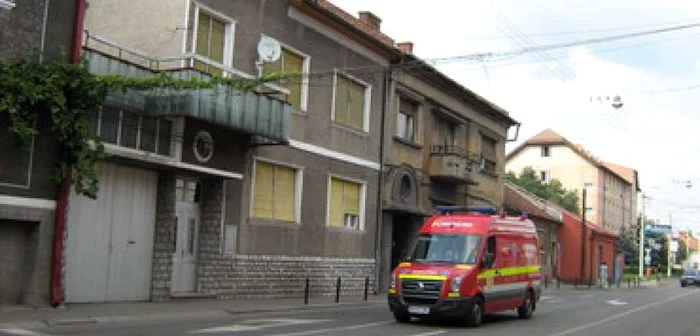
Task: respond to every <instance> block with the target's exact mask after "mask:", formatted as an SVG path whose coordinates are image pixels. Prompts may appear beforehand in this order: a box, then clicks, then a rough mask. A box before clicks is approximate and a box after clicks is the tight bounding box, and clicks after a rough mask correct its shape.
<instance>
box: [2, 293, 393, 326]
mask: <svg viewBox="0 0 700 336" xmlns="http://www.w3.org/2000/svg"><path fill="white" fill-rule="evenodd" d="M384 303H386V301H385V300H369V301H361V302H347V303H343V302H340V303H322V304H309V305H301V306H280V307H270V308H229V309H217V310H209V311H192V312H168V313H151V314H142V315H106V316H99V317H79V318H54V319H51V318H48V319H39V320H27V321H18V322H11V323H0V331H2V330H7V329H42V328H47V327H54V326H70V325H84V324H109V323H120V322H121V323H123V322H138V321H152V320H169V319H186V318H202V317H226V316H232V315H248V314H260V313H274V312H289V311H309V310H314V309H322V308H347V307H361V306H371V305H378V304H384Z"/></svg>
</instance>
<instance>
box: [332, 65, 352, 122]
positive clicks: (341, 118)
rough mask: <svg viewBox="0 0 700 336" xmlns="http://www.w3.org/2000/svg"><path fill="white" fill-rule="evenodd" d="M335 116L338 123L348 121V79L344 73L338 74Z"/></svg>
mask: <svg viewBox="0 0 700 336" xmlns="http://www.w3.org/2000/svg"><path fill="white" fill-rule="evenodd" d="M336 82H337V83H336V88H335V118H334V119H333V120H334V121H335V122H337V123H341V124H347V123H348V98H349V97H348V80H347V79H346V78H345V77H343V76H342V75H340V74H338V75H337V76H336Z"/></svg>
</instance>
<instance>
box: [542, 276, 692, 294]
mask: <svg viewBox="0 0 700 336" xmlns="http://www.w3.org/2000/svg"><path fill="white" fill-rule="evenodd" d="M676 282H678V279H675V278H671V279H668V278H662V279H661V281H656V279H651V278H650V279H648V280H642V281H641V282H640V283H639V284H638V285H637V286H636V287H635V285H634V283H630V284H628V283H627V281H623V282H621V283H620V287H619V288H618V287H617V285H612V286H609V287H608V288H600V287H598V286H597V285H591V286H590V287H589V286H588V285H578V286H575V285H574V284H569V283H562V284H561V285H560V286H559V287H557V285H556V282H550V283H549V286H547V288H544V287H543V288H542V289H543V292H544V293H556V292H561V291H571V290H579V291H588V290H591V291H593V290H596V291H616V290H628V289H644V288H653V287H665V286H668V285H670V284H673V283H676Z"/></svg>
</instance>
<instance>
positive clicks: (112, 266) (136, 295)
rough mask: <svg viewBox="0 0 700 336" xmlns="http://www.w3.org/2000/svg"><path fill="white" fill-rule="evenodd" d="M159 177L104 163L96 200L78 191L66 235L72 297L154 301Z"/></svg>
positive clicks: (68, 297) (68, 296)
mask: <svg viewBox="0 0 700 336" xmlns="http://www.w3.org/2000/svg"><path fill="white" fill-rule="evenodd" d="M157 184H158V176H157V173H155V172H153V171H148V170H144V169H138V168H131V167H126V166H120V165H116V164H108V163H104V164H102V165H101V167H100V191H99V193H98V198H97V199H96V200H92V199H89V198H86V197H82V196H78V195H76V194H72V195H71V197H70V204H69V209H68V223H67V239H66V278H65V281H66V301H68V302H103V301H141V300H148V299H149V294H150V285H151V263H152V256H153V233H154V228H155V212H156V196H157Z"/></svg>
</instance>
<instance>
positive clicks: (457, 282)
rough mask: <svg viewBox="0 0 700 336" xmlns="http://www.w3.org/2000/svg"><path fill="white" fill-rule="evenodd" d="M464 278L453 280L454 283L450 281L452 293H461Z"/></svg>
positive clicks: (459, 276)
mask: <svg viewBox="0 0 700 336" xmlns="http://www.w3.org/2000/svg"><path fill="white" fill-rule="evenodd" d="M463 278H464V277H463V276H461V275H458V276H456V277H454V278H452V281H450V292H452V293H459V288H460V287H461V286H462V279H463Z"/></svg>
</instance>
